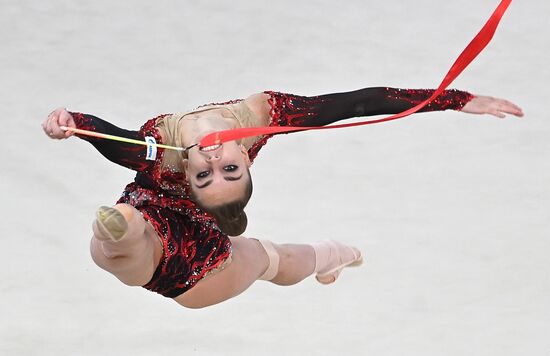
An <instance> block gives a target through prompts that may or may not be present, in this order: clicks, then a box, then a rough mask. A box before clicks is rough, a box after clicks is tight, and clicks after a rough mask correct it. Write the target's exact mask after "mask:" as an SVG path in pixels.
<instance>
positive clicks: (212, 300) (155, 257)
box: [42, 87, 523, 308]
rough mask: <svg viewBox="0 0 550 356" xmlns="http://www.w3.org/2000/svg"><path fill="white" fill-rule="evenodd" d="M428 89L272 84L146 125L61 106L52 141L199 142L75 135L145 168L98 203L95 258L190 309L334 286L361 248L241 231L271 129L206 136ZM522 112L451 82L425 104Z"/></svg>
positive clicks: (308, 119) (292, 121)
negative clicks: (324, 89)
mask: <svg viewBox="0 0 550 356" xmlns="http://www.w3.org/2000/svg"><path fill="white" fill-rule="evenodd" d="M432 93H433V90H431V89H396V88H389V87H373V88H365V89H361V90H357V91H352V92H345V93H336V94H327V95H320V96H309V97H306V96H298V95H292V94H285V93H279V92H272V91H266V92H263V93H258V94H254V95H251V96H249V97H248V98H246V99H244V100H233V101H230V102H227V103H223V104H209V105H205V106H202V107H199V108H198V109H195V110H192V111H188V112H185V113H181V114H164V115H160V116H158V117H156V118H153V119H151V120H149V121H147V122H146V123H145V124H144V125H143V126H142V127H141V129H140V130H138V131H131V130H125V129H121V128H119V127H116V126H115V125H112V124H110V123H108V122H107V121H104V120H102V119H100V118H98V117H95V116H93V115H89V114H83V113H78V112H68V111H67V110H66V109H63V108H59V109H56V110H54V111H53V112H52V113H51V114H50V115H49V116H48V117H47V118H46V119H45V120H44V122H43V124H42V127H43V130H44V132H45V133H46V134H47V135H48V136H49V137H51V138H53V139H66V138H68V137H70V136H72V135H74V133H73V131H71V130H66V129H64V127H68V128H69V129H70V128H79V129H85V130H89V131H95V132H103V133H107V134H111V135H116V136H121V137H126V138H131V139H137V140H141V141H144V140H145V141H148V142H152V143H155V144H167V145H171V146H177V147H192V148H189V149H188V150H185V151H184V152H179V151H173V150H168V149H163V148H156V147H155V146H149V147H147V148H144V147H143V146H137V145H132V144H129V143H120V142H114V141H110V140H105V139H99V138H95V137H89V136H84V135H80V134H76V136H77V137H79V138H81V139H84V140H86V141H88V142H90V143H91V144H92V145H94V147H95V148H96V149H97V150H98V151H99V152H100V153H101V154H103V155H104V156H105V157H106V158H107V159H109V160H111V161H113V162H115V163H117V164H120V165H122V166H124V167H127V168H130V169H133V170H135V171H136V172H137V174H136V177H135V179H134V182H132V183H130V184H128V185H127V186H126V188H125V189H124V192H123V194H122V196H121V198H120V199H119V200H118V201H117V204H116V205H115V206H114V207H105V206H103V207H100V208H99V209H98V211H97V213H96V219H95V220H94V222H93V226H92V229H93V237H92V240H91V247H90V249H91V254H92V258H93V260H94V262H95V263H96V264H97V265H98V266H99V267H101V268H103V269H105V270H106V271H108V272H110V273H112V274H113V275H115V276H116V277H117V278H118V279H119V280H121V281H122V282H123V283H125V284H127V285H131V286H143V287H144V288H147V289H149V290H151V291H154V292H157V293H160V294H162V295H163V296H166V297H168V298H173V299H174V300H175V301H176V302H178V303H179V304H181V305H183V306H186V307H189V308H201V307H206V306H209V305H213V304H216V303H219V302H222V301H224V300H227V299H229V298H232V297H234V296H236V295H238V294H240V293H241V292H243V291H244V290H246V289H247V288H248V287H249V286H250V285H251V284H252V283H253V282H254V281H256V280H267V281H271V282H272V283H275V284H279V285H292V284H295V283H298V282H300V281H301V280H303V279H304V278H306V277H308V276H310V275H313V274H315V277H316V279H317V280H318V281H319V282H320V283H323V284H330V283H333V282H334V281H335V280H336V279H337V278H338V276H339V274H340V272H341V271H342V269H343V268H345V267H350V266H358V265H359V264H361V262H362V259H363V257H362V255H361V252H360V251H359V250H358V249H356V248H354V247H350V246H347V245H344V244H342V243H339V242H337V241H323V242H318V243H314V244H275V243H272V242H270V241H268V240H258V239H254V238H245V237H243V236H240V235H241V234H242V233H243V232H244V231H245V229H246V224H247V218H246V214H245V213H244V210H243V209H244V207H245V205H246V203H247V202H248V200H249V199H250V196H251V194H252V180H251V176H250V171H249V167H250V165H251V164H252V162H253V161H254V159H255V158H256V156H257V154H258V151H259V150H260V149H261V147H262V146H263V145H265V143H266V142H267V140H268V139H269V138H270V136H261V137H251V138H245V139H242V140H240V141H231V142H226V143H223V144H217V145H213V146H208V147H200V146H199V145H196V144H197V143H198V142H199V141H200V140H201V138H202V137H204V136H205V135H207V134H209V133H212V132H216V131H220V130H227V129H232V128H239V127H260V126H323V125H329V124H331V123H334V122H336V121H339V120H343V119H348V118H352V117H363V116H372V115H379V114H393V113H398V112H401V111H403V110H406V109H408V108H411V107H413V106H415V105H416V104H418V103H420V102H422V101H424V100H425V99H427V98H429V97H430V96H431V94H432ZM448 109H451V110H456V111H461V112H464V113H470V114H491V115H494V116H496V117H500V118H502V117H504V116H505V114H512V115H515V116H518V117H521V116H523V112H522V110H521V109H520V108H519V107H518V106H516V105H515V104H513V103H511V102H509V101H507V100H503V99H497V98H493V97H489V96H481V95H472V94H470V93H468V92H465V91H460V90H445V91H444V92H443V93H442V94H441V95H439V96H438V97H437V99H436V100H434V101H432V102H431V103H430V104H429V105H427V106H425V107H424V108H423V109H421V110H420V111H442V110H448Z"/></svg>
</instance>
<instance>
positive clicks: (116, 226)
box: [93, 206, 128, 241]
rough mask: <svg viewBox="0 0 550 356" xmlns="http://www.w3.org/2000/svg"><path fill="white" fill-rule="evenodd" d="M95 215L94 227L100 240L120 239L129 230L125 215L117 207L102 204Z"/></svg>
mask: <svg viewBox="0 0 550 356" xmlns="http://www.w3.org/2000/svg"><path fill="white" fill-rule="evenodd" d="M95 215H96V219H95V221H94V226H93V228H94V233H95V236H96V237H97V238H98V239H100V240H107V239H111V240H113V241H120V240H121V239H122V237H123V236H124V234H125V233H126V231H127V230H128V222H127V221H126V219H125V218H124V215H122V213H121V212H120V211H119V210H117V209H115V208H111V207H108V206H101V207H99V209H97V212H96V214H95Z"/></svg>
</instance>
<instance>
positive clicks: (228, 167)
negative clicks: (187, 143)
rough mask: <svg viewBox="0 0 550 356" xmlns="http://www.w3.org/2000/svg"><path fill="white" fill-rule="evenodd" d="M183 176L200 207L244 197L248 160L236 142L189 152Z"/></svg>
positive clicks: (247, 176) (194, 149) (244, 151)
mask: <svg viewBox="0 0 550 356" xmlns="http://www.w3.org/2000/svg"><path fill="white" fill-rule="evenodd" d="M185 166H186V176H187V180H188V182H189V185H190V186H191V190H192V191H193V194H194V195H195V197H196V198H197V200H199V201H200V204H201V205H202V206H217V205H221V204H224V203H227V202H230V201H234V200H236V199H239V198H241V197H242V196H244V192H245V188H246V184H247V182H248V180H249V179H250V177H249V175H248V172H247V170H248V167H250V160H249V159H248V153H247V151H246V149H245V148H244V147H243V146H240V145H238V144H237V143H236V142H235V141H231V142H226V143H223V144H221V145H216V146H210V147H204V148H198V146H197V147H194V148H192V149H191V150H190V151H189V154H188V160H187V161H186V162H185Z"/></svg>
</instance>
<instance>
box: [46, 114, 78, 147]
mask: <svg viewBox="0 0 550 356" xmlns="http://www.w3.org/2000/svg"><path fill="white" fill-rule="evenodd" d="M60 126H67V127H73V128H74V127H76V124H75V122H74V119H73V117H72V116H71V114H70V113H69V112H68V111H67V109H65V108H58V109H55V110H54V111H52V112H51V113H50V115H48V117H47V118H46V120H44V122H42V129H43V130H44V133H45V134H46V135H48V136H49V137H50V138H52V139H57V140H61V139H65V138H68V137H70V136H72V135H73V133H72V132H71V131H64V130H62V129H61V128H60Z"/></svg>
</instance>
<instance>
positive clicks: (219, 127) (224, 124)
mask: <svg viewBox="0 0 550 356" xmlns="http://www.w3.org/2000/svg"><path fill="white" fill-rule="evenodd" d="M235 127H236V126H235V123H234V122H233V120H229V119H225V118H219V117H203V118H200V119H195V120H185V122H184V130H183V137H182V140H183V144H184V145H185V146H190V145H193V144H195V143H198V142H199V141H200V140H201V139H202V138H203V137H204V136H206V135H208V134H209V133H212V132H216V131H223V130H230V129H233V128H235Z"/></svg>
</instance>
